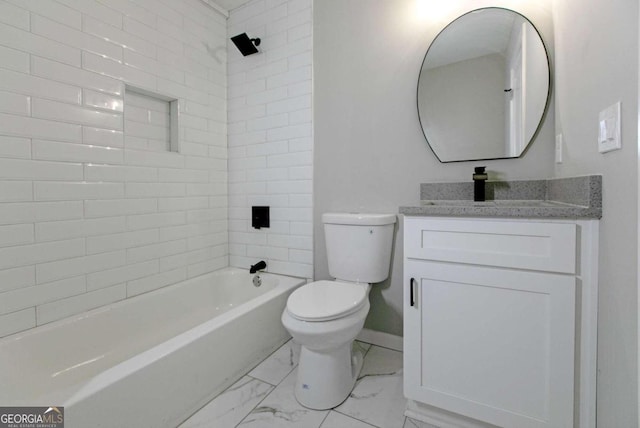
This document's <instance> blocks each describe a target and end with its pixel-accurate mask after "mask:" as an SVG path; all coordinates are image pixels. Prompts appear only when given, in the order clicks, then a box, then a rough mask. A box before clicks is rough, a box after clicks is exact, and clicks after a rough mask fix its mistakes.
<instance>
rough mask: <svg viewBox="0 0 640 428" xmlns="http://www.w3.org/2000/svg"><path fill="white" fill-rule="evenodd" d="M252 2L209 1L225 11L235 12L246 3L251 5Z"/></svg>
mask: <svg viewBox="0 0 640 428" xmlns="http://www.w3.org/2000/svg"><path fill="white" fill-rule="evenodd" d="M249 1H250V0H209V2H211V3H215V4H217V5H218V6H220V7H221V8H222V9H224V10H227V11H229V10H233V9H236V8H238V7H240V6H242V5H243V4H245V3H249Z"/></svg>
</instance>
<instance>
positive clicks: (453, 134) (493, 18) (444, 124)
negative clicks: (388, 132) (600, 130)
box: [418, 7, 550, 162]
mask: <svg viewBox="0 0 640 428" xmlns="http://www.w3.org/2000/svg"><path fill="white" fill-rule="evenodd" d="M549 88H550V73H549V60H548V57H547V51H546V48H545V46H544V43H543V42H542V38H541V37H540V34H539V33H538V31H537V30H536V28H535V27H534V26H533V24H532V23H531V22H530V21H529V20H528V19H527V18H525V17H524V16H522V15H520V14H519V13H517V12H514V11H512V10H508V9H503V8H495V7H490V8H483V9H477V10H474V11H471V12H469V13H467V14H465V15H462V16H461V17H459V18H458V19H456V20H455V21H453V22H451V23H450V24H449V25H447V27H445V28H444V30H442V31H441V32H440V34H438V36H437V37H436V38H435V39H434V40H433V42H432V43H431V46H430V47H429V50H428V51H427V54H426V55H425V57H424V61H423V63H422V68H421V70H420V76H419V78H418V116H419V117H420V124H421V125H422V131H423V132H424V136H425V137H426V139H427V142H428V143H429V146H430V147H431V149H432V150H433V153H434V154H435V155H436V157H437V158H438V160H440V162H459V161H469V160H485V159H504V158H515V157H519V156H521V155H522V153H524V151H525V149H526V148H527V146H528V145H529V143H530V142H531V140H532V139H533V137H534V136H535V134H536V132H537V130H538V128H539V127H540V124H541V122H542V118H543V116H544V113H545V110H546V108H547V103H548V102H549V93H550V91H549Z"/></svg>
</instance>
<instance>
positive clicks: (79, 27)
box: [0, 0, 310, 336]
mask: <svg viewBox="0 0 640 428" xmlns="http://www.w3.org/2000/svg"><path fill="white" fill-rule="evenodd" d="M226 39H227V23H226V19H225V18H224V17H223V16H221V15H220V14H218V13H217V12H215V11H213V10H212V9H210V8H209V7H207V6H205V5H204V4H203V3H201V2H200V1H199V0H180V1H174V0H55V1H54V0H0V336H5V335H8V334H11V333H15V332H17V331H21V330H25V329H28V328H31V327H34V326H36V325H41V324H45V323H48V322H51V321H54V320H57V319H60V318H63V317H65V316H69V315H72V314H75V313H79V312H83V311H85V310H88V309H91V308H96V307H99V306H102V305H105V304H108V303H111V302H114V301H118V300H122V299H125V298H128V297H132V296H135V295H138V294H140V293H144V292H147V291H150V290H153V289H155V288H158V287H162V286H165V285H169V284H172V283H175V282H179V281H182V280H184V279H187V278H190V277H193V276H197V275H200V274H203V273H206V272H209V271H212V270H215V269H218V268H221V267H224V266H227V265H228V252H229V250H228V229H227V224H228V219H227V214H228V203H227V201H228V196H227V151H228V150H227V111H226V104H227V101H226V98H227V64H226V55H227V54H226V43H227V42H226ZM238 64H240V63H238ZM283 77H284V76H281V78H283ZM125 83H126V84H129V85H133V86H136V87H140V88H143V89H147V90H150V91H153V92H157V93H160V94H164V95H166V96H169V97H172V98H177V99H179V101H180V109H181V125H180V128H179V133H180V142H181V147H180V152H179V153H171V152H168V151H167V150H166V146H167V142H166V138H167V135H166V133H167V130H166V116H165V112H163V111H161V110H162V109H160V111H158V110H159V109H158V108H156V107H154V106H153V105H151V104H152V103H148V102H145V101H144V100H140V99H139V97H137V98H136V99H134V100H126V97H125V95H124V86H125ZM125 100H126V101H132V102H131V103H126V102H124V101H125ZM129 104H131V106H129ZM128 107H130V109H129V108H128ZM265 125H267V124H263V125H262V126H265ZM265 161H266V157H265ZM285 183H286V182H282V183H281V184H280V185H285ZM309 229H310V228H309Z"/></svg>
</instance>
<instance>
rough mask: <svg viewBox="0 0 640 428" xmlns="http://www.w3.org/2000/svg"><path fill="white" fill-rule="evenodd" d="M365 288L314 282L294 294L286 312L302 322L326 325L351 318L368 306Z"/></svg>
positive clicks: (347, 284) (341, 283)
mask: <svg viewBox="0 0 640 428" xmlns="http://www.w3.org/2000/svg"><path fill="white" fill-rule="evenodd" d="M367 290H368V287H367V284H354V283H348V282H339V281H316V282H312V283H311V284H307V285H303V286H302V287H300V288H298V289H297V290H295V291H294V292H293V293H291V295H290V296H289V299H288V300H287V312H288V313H289V314H290V315H291V316H292V317H293V318H296V319H299V320H302V321H329V320H334V319H337V318H341V317H344V316H347V315H350V314H352V313H354V312H356V311H358V310H359V309H360V308H362V307H363V306H364V304H365V302H367Z"/></svg>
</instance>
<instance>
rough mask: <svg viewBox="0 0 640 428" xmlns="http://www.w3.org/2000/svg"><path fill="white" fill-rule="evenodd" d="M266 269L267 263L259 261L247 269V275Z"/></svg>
mask: <svg viewBox="0 0 640 428" xmlns="http://www.w3.org/2000/svg"><path fill="white" fill-rule="evenodd" d="M266 268H267V262H265V261H264V260H260V261H259V262H258V263H256V264H255V265H251V268H249V273H256V272H258V271H259V270H262V269H266Z"/></svg>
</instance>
